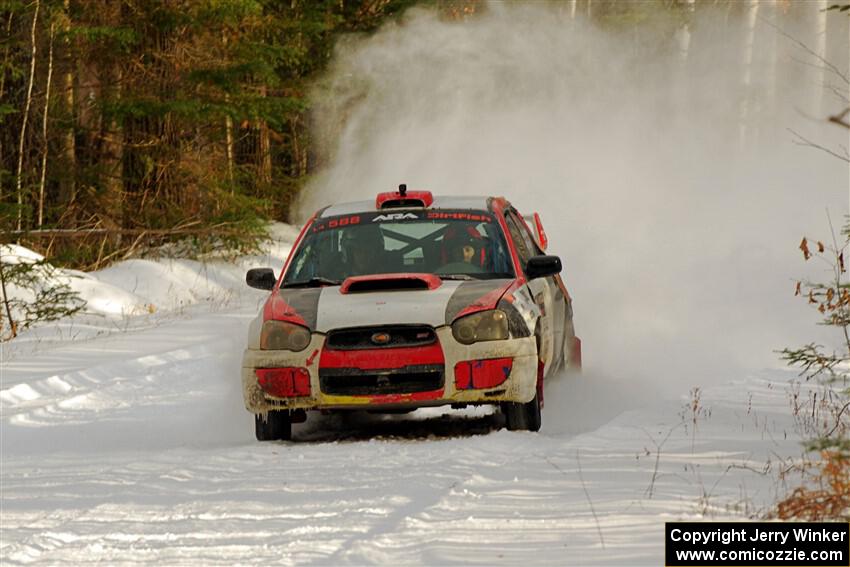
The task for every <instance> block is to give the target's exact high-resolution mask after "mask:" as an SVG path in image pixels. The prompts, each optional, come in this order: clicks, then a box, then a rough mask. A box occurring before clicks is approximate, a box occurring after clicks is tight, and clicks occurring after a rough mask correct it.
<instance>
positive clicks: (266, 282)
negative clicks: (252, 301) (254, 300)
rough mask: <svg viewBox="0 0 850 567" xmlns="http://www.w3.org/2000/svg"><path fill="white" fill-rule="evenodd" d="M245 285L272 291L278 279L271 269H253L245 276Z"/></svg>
mask: <svg viewBox="0 0 850 567" xmlns="http://www.w3.org/2000/svg"><path fill="white" fill-rule="evenodd" d="M245 283H247V284H248V285H249V286H251V287H253V288H257V289H265V290H272V289H274V284H275V283H277V278H275V277H274V270H272V269H271V268H252V269H250V270H248V273H247V274H245Z"/></svg>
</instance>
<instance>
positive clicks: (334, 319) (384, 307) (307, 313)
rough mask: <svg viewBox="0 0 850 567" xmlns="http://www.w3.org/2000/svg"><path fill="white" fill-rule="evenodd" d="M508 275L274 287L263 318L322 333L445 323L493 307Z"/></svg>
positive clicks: (505, 287)
mask: <svg viewBox="0 0 850 567" xmlns="http://www.w3.org/2000/svg"><path fill="white" fill-rule="evenodd" d="M514 281H515V280H513V279H493V280H471V281H455V280H446V281H443V282H442V284H441V285H439V286H438V287H436V288H435V289H422V290H415V291H372V292H360V293H343V292H342V289H341V288H340V286H325V287H316V288H306V289H301V288H297V289H280V290H277V291H275V292H274V293H273V294H272V295H271V297H269V300H268V302H267V303H266V307H265V312H264V319H276V320H285V321H292V322H294V323H298V324H302V325H305V326H307V327H309V328H310V329H311V330H313V331H318V332H320V333H326V332H328V331H330V330H332V329H339V328H343V327H361V326H372V325H392V324H396V325H404V324H425V325H431V326H433V327H439V326H442V325H450V324H451V323H452V321H454V319H455V318H456V317H457V316H458V315H461V314H466V313H468V312H473V311H479V310H482V309H493V308H495V307H496V305H497V304H498V302H499V299H501V297H502V295H504V293H505V292H506V291H507V289H508V288H509V287H510V286H511V285H512V284H513V283H514Z"/></svg>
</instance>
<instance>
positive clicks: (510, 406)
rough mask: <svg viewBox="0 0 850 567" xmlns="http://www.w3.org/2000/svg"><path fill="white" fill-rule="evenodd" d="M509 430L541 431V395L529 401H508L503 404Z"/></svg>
mask: <svg viewBox="0 0 850 567" xmlns="http://www.w3.org/2000/svg"><path fill="white" fill-rule="evenodd" d="M502 412H504V414H505V421H506V422H507V426H508V431H539V430H540V426H541V425H542V423H543V418H542V417H541V415H540V395H539V394H534V398H533V399H532V400H531V401H530V402H528V403H525V404H523V403H521V402H506V403H505V404H504V405H503V406H502Z"/></svg>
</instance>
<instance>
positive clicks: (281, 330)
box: [260, 321, 310, 352]
mask: <svg viewBox="0 0 850 567" xmlns="http://www.w3.org/2000/svg"><path fill="white" fill-rule="evenodd" d="M309 344H310V331H309V330H308V329H306V328H304V327H302V326H301V325H293V324H292V323H286V322H284V321H266V322H265V323H263V330H262V332H261V333H260V348H261V349H262V350H291V351H295V352H298V351H301V350H304V349H305V348H307V345H309Z"/></svg>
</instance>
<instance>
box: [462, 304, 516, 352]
mask: <svg viewBox="0 0 850 567" xmlns="http://www.w3.org/2000/svg"><path fill="white" fill-rule="evenodd" d="M452 335H454V338H455V340H457V342H459V343H463V344H465V345H471V344H472V343H477V342H478V341H499V340H503V339H507V338H508V317H507V315H505V312H504V311H502V310H500V309H491V310H489V311H481V312H479V313H473V314H472V315H467V316H466V317H463V318H461V319H458V320H457V321H455V322H454V323H452Z"/></svg>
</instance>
